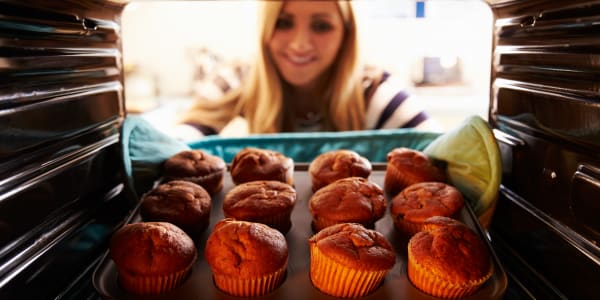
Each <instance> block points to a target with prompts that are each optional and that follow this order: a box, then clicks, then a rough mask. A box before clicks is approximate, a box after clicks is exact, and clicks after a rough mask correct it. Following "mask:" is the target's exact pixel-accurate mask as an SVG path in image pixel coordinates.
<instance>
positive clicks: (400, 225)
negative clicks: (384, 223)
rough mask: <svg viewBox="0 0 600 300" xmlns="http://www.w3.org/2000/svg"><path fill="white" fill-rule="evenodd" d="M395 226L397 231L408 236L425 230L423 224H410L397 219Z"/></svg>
mask: <svg viewBox="0 0 600 300" xmlns="http://www.w3.org/2000/svg"><path fill="white" fill-rule="evenodd" d="M394 225H395V226H396V229H398V230H399V231H401V232H402V233H405V234H407V235H408V236H413V235H415V234H416V233H418V232H419V231H421V230H423V225H422V224H421V223H413V222H408V221H405V220H404V219H402V218H395V219H394Z"/></svg>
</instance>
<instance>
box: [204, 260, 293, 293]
mask: <svg viewBox="0 0 600 300" xmlns="http://www.w3.org/2000/svg"><path fill="white" fill-rule="evenodd" d="M286 269H287V262H286V263H285V264H284V265H283V267H281V268H280V269H278V270H277V271H275V272H273V273H271V274H267V275H264V276H261V277H257V278H251V279H243V278H239V277H235V276H227V275H222V274H215V273H213V279H214V281H215V285H216V286H217V288H219V289H220V290H221V291H223V292H224V293H227V294H229V295H232V296H236V297H255V296H262V295H266V294H268V293H270V292H272V291H274V290H275V289H276V288H278V287H279V286H280V285H281V283H282V282H283V279H284V277H285V271H286Z"/></svg>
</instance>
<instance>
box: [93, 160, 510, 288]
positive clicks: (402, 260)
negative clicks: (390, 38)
mask: <svg viewBox="0 0 600 300" xmlns="http://www.w3.org/2000/svg"><path fill="white" fill-rule="evenodd" d="M307 170H308V164H296V166H295V172H294V186H295V188H296V191H297V195H298V198H297V202H296V206H295V207H294V210H293V212H292V216H291V219H292V228H291V229H290V231H289V232H288V233H287V234H286V240H287V243H288V249H289V260H288V268H287V274H286V278H285V280H284V282H283V284H282V285H281V286H280V287H279V288H277V289H276V290H275V291H273V292H272V293H270V294H268V295H265V296H261V297H257V298H258V299H285V300H292V299H298V300H308V299H315V300H316V299H336V298H335V297H332V296H329V295H326V294H323V293H322V292H320V291H319V290H318V289H316V288H315V287H313V285H312V283H311V281H310V275H309V270H310V251H309V247H308V238H310V237H311V236H312V235H313V234H315V232H313V230H312V227H311V222H312V216H311V215H310V212H309V209H308V201H309V199H310V197H311V195H312V190H311V182H310V178H309V175H308V172H307ZM384 175H385V164H373V172H372V174H371V176H370V177H369V180H370V181H372V182H375V183H377V184H379V185H380V186H381V187H382V188H383V178H384ZM223 184H224V186H223V190H222V191H221V192H220V193H219V194H217V195H215V196H214V197H213V199H212V201H213V202H212V207H211V216H210V224H209V227H208V229H206V230H205V232H204V233H203V234H202V235H201V236H200V237H198V238H197V239H196V245H197V247H198V259H197V262H196V264H195V265H194V267H193V269H192V273H191V274H190V276H189V277H188V278H187V279H186V281H185V282H184V283H183V284H182V285H181V286H180V287H178V288H176V289H174V290H172V291H170V292H167V293H164V294H161V295H157V296H148V297H142V296H136V295H132V294H130V293H127V292H126V291H124V290H123V289H122V288H121V287H120V286H119V284H118V280H117V278H118V272H117V270H116V267H115V264H114V263H113V261H112V259H110V256H109V255H108V250H107V252H106V254H105V256H104V258H103V259H102V260H101V262H100V264H99V265H98V266H97V267H96V270H95V272H94V276H93V284H94V286H95V288H96V290H97V291H98V293H99V294H100V296H101V297H102V298H104V299H223V300H227V299H241V298H238V297H234V296H230V295H228V294H225V293H223V292H222V291H220V290H219V289H218V288H217V287H216V286H215V285H214V283H213V279H212V273H211V270H210V268H209V266H208V264H207V263H206V260H205V259H204V246H205V244H206V240H207V238H208V236H209V234H210V232H211V230H212V228H213V227H214V225H215V223H216V222H217V221H219V220H221V219H223V210H222V206H221V205H222V200H223V196H224V195H225V194H226V193H227V192H228V191H229V190H230V189H231V188H232V187H233V186H234V185H233V183H232V181H231V176H230V175H229V173H227V174H226V175H225V178H224V183H223ZM386 199H387V201H388V208H387V211H386V214H385V216H384V217H383V218H382V219H381V220H379V221H378V222H377V223H375V230H377V231H379V232H381V233H382V234H383V235H384V236H385V237H386V238H387V239H388V241H389V242H390V243H391V244H392V246H393V247H394V250H395V251H396V253H397V256H396V264H395V265H394V267H393V268H392V270H390V272H389V273H388V274H387V276H386V277H385V279H384V281H383V283H382V284H381V286H379V288H378V289H377V290H376V291H374V292H373V293H371V294H369V295H367V296H365V297H363V298H361V299H378V300H381V299H438V298H436V297H433V296H430V295H427V294H425V293H423V292H421V291H419V290H418V289H417V288H416V287H414V286H413V285H412V284H411V282H410V281H409V279H408V276H407V270H406V268H407V263H406V260H407V245H408V238H406V237H405V236H403V235H402V234H401V233H400V232H398V231H397V230H396V229H395V228H394V225H393V221H392V218H391V215H390V213H389V206H390V205H389V203H390V201H391V197H390V195H388V194H386ZM134 213H135V215H133V216H132V221H139V215H138V213H137V212H134ZM459 219H460V220H461V221H462V222H464V223H465V224H466V225H467V226H469V227H470V228H472V229H473V230H475V232H477V233H478V234H479V236H480V237H481V238H482V239H483V240H484V241H485V242H486V243H487V245H488V248H489V250H490V252H491V254H492V259H493V264H494V273H493V274H492V277H491V278H490V279H489V280H488V281H487V282H486V283H485V284H484V285H483V286H482V287H481V288H480V289H479V290H478V291H477V292H476V293H475V294H473V295H471V296H469V297H466V298H465V299H486V300H489V299H501V298H502V296H503V295H504V293H505V291H506V288H507V278H506V273H505V272H504V269H503V268H502V265H501V264H500V262H499V260H498V258H497V256H496V255H495V253H494V252H493V249H492V248H491V247H490V244H489V242H488V240H487V238H486V235H485V233H484V231H483V230H482V228H481V227H480V225H479V223H478V222H477V221H476V220H477V219H476V217H475V215H474V214H473V212H472V210H471V209H470V208H469V207H468V206H465V207H464V208H463V209H462V211H461V212H460V216H459Z"/></svg>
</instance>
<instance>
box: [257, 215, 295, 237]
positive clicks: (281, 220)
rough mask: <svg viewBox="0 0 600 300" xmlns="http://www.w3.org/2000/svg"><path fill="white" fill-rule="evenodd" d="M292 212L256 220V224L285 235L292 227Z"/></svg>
mask: <svg viewBox="0 0 600 300" xmlns="http://www.w3.org/2000/svg"><path fill="white" fill-rule="evenodd" d="M291 215H292V211H291V210H289V211H285V212H282V213H279V214H274V215H270V216H265V217H262V218H258V219H256V221H257V222H260V223H263V224H265V225H267V226H269V227H272V228H275V229H277V230H279V231H280V232H281V233H286V232H288V231H289V230H290V228H291V227H292V222H291V219H290V217H291Z"/></svg>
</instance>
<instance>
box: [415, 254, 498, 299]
mask: <svg viewBox="0 0 600 300" xmlns="http://www.w3.org/2000/svg"><path fill="white" fill-rule="evenodd" d="M492 272H493V265H492V264H491V263H490V270H489V271H488V273H487V274H486V275H485V276H483V277H482V278H480V279H477V280H471V281H468V282H464V283H452V282H448V281H445V280H444V279H442V278H440V277H439V276H436V275H435V274H434V272H432V271H430V270H427V269H426V268H425V267H423V266H422V265H420V264H419V263H418V262H416V261H415V259H414V257H413V254H412V251H411V250H410V249H409V250H408V278H409V279H410V281H411V282H412V284H413V285H414V286H415V287H417V288H418V289H419V290H421V291H423V292H424V293H427V294H429V295H432V296H435V297H439V298H444V299H458V298H463V297H466V296H469V295H471V294H473V293H475V292H476V291H477V289H479V287H481V286H482V285H483V284H484V283H485V282H486V281H487V280H488V279H489V278H490V277H491V276H492Z"/></svg>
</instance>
